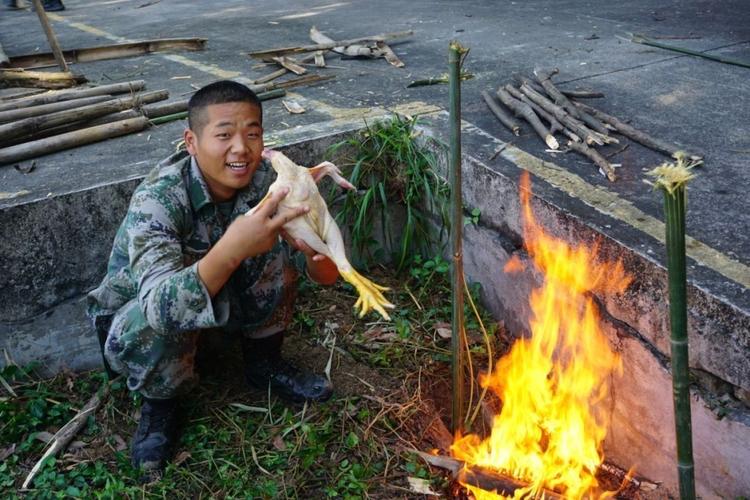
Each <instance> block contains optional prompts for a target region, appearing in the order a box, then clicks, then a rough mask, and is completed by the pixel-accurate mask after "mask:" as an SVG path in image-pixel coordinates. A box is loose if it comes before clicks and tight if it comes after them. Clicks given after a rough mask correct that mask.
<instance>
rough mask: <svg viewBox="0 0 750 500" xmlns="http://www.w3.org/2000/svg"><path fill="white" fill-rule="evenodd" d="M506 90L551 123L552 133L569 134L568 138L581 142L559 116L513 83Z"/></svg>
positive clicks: (550, 129)
mask: <svg viewBox="0 0 750 500" xmlns="http://www.w3.org/2000/svg"><path fill="white" fill-rule="evenodd" d="M505 90H506V92H508V93H509V94H510V95H511V96H513V97H515V98H516V99H518V100H519V101H521V102H525V103H526V104H528V105H529V106H530V107H531V109H532V110H533V111H534V113H536V114H537V115H538V116H541V117H542V118H543V119H544V120H545V121H546V122H547V123H549V131H550V133H551V134H554V133H555V132H562V133H563V134H565V135H567V136H568V138H570V140H572V141H576V142H580V141H581V138H580V137H578V136H577V135H576V134H575V133H574V132H573V131H572V130H569V129H567V128H565V127H563V125H562V123H560V122H559V121H557V118H555V117H554V116H552V115H551V114H549V113H547V112H546V111H545V110H544V109H542V108H541V107H540V106H539V105H538V104H537V103H535V102H534V101H532V100H531V99H529V98H528V97H526V95H524V94H523V93H522V92H521V91H520V90H518V89H517V88H515V87H514V86H513V85H511V84H507V85H506V86H505Z"/></svg>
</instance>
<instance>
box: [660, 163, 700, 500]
mask: <svg viewBox="0 0 750 500" xmlns="http://www.w3.org/2000/svg"><path fill="white" fill-rule="evenodd" d="M694 165H695V164H694V163H693V164H688V163H686V161H685V160H684V156H679V157H678V159H677V163H676V164H663V165H661V166H659V167H657V168H655V169H654V170H652V171H651V172H650V175H653V176H654V177H655V178H656V182H655V184H656V187H658V188H659V189H661V190H662V191H663V193H664V214H665V217H666V221H667V272H668V275H669V323H670V329H671V342H670V345H671V352H672V392H673V398H674V418H675V435H676V443H677V474H678V479H679V484H680V499H681V500H694V499H695V465H694V463H693V439H692V424H691V415H690V380H689V376H690V375H689V360H688V337H687V280H686V267H685V213H686V212H687V207H686V185H687V182H688V181H689V180H690V179H692V177H693V174H692V173H691V172H690V168H691V167H692V166H694Z"/></svg>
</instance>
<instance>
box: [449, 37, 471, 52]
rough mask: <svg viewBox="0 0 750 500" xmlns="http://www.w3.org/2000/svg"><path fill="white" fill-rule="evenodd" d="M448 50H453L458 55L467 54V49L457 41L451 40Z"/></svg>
mask: <svg viewBox="0 0 750 500" xmlns="http://www.w3.org/2000/svg"><path fill="white" fill-rule="evenodd" d="M450 49H451V50H455V51H456V52H458V53H459V54H465V53H467V52H469V49H467V48H466V47H464V46H463V45H461V43H460V42H459V41H458V40H452V41H451V44H450Z"/></svg>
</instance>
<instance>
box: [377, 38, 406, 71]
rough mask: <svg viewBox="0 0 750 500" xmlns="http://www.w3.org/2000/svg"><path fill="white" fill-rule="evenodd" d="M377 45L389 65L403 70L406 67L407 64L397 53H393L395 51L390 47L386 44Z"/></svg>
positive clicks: (378, 43) (379, 43)
mask: <svg viewBox="0 0 750 500" xmlns="http://www.w3.org/2000/svg"><path fill="white" fill-rule="evenodd" d="M376 45H377V47H378V48H379V49H380V51H381V52H382V53H383V57H384V58H385V60H386V61H388V64H390V65H391V66H395V67H396V68H403V67H404V66H406V64H404V62H403V61H402V60H401V59H399V57H398V56H397V55H396V53H395V52H393V49H392V48H391V46H390V45H388V44H387V43H385V42H376Z"/></svg>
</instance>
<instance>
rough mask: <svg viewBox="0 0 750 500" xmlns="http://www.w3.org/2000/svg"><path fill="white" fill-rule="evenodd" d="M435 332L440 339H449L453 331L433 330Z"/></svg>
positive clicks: (445, 329)
mask: <svg viewBox="0 0 750 500" xmlns="http://www.w3.org/2000/svg"><path fill="white" fill-rule="evenodd" d="M435 331H436V332H437V334H438V335H440V338H444V339H449V338H451V336H452V335H453V330H451V329H450V328H435Z"/></svg>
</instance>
